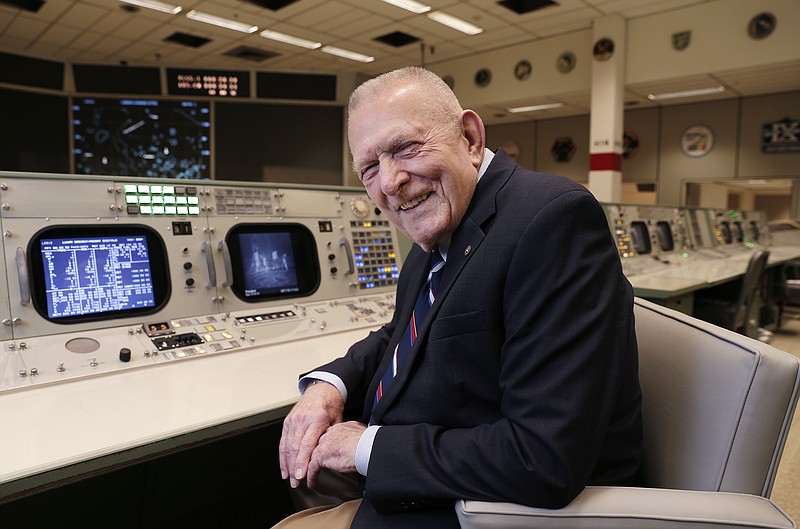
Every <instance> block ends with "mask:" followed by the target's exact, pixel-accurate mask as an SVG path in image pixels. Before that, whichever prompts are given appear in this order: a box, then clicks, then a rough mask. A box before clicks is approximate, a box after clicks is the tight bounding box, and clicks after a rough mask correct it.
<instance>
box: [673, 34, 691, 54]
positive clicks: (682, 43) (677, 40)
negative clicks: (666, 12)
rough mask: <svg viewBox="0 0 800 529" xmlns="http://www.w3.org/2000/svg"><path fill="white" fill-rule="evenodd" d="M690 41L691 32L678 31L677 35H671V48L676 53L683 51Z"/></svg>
mask: <svg viewBox="0 0 800 529" xmlns="http://www.w3.org/2000/svg"><path fill="white" fill-rule="evenodd" d="M691 41H692V32H691V31H679V32H678V33H673V34H672V47H673V48H675V49H676V50H677V51H683V50H685V49H686V48H688V47H689V43H690V42H691Z"/></svg>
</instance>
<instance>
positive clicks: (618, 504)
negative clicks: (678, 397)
mask: <svg viewBox="0 0 800 529" xmlns="http://www.w3.org/2000/svg"><path fill="white" fill-rule="evenodd" d="M456 513H457V514H458V519H459V521H460V523H461V527H462V529H485V528H492V529H497V528H503V529H517V528H526V529H530V528H543V529H545V528H546V529H642V528H657V529H687V528H692V529H695V528H705V527H707V528H709V529H748V528H753V529H796V528H797V525H796V524H795V523H794V520H792V519H791V517H789V516H788V515H787V514H786V513H785V512H783V510H781V508H780V507H778V506H777V505H775V504H774V503H773V502H772V501H771V500H769V499H767V498H762V497H761V496H755V495H750V494H737V493H731V492H699V491H687V490H670V489H646V488H634V487H587V488H586V489H585V490H584V491H583V492H581V494H579V495H578V497H577V498H575V500H573V501H572V503H570V504H569V505H567V506H566V507H564V508H563V509H537V508H533V507H525V506H523V505H516V504H513V503H494V502H482V501H468V500H461V501H458V502H456Z"/></svg>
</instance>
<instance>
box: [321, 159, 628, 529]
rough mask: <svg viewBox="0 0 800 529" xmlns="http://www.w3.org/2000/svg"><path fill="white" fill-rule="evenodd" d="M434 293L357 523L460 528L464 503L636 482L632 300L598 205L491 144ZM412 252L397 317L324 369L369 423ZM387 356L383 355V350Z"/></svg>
mask: <svg viewBox="0 0 800 529" xmlns="http://www.w3.org/2000/svg"><path fill="white" fill-rule="evenodd" d="M447 257H448V258H447V265H446V266H445V272H444V278H443V285H442V291H441V293H440V294H439V295H438V297H437V300H436V303H435V304H434V306H433V307H432V308H431V312H430V314H429V316H428V318H427V320H426V321H425V322H424V323H423V325H422V327H421V329H419V337H418V339H417V342H416V343H415V344H414V347H413V348H412V351H411V353H410V356H409V359H408V360H407V362H406V364H404V366H403V368H402V369H401V371H400V372H399V373H398V375H397V377H396V378H395V380H394V381H393V382H392V384H391V385H390V387H389V388H388V390H387V391H386V392H385V393H384V396H383V398H382V400H381V401H380V403H379V404H378V405H377V406H376V407H375V410H374V415H375V417H376V420H377V422H378V424H381V425H383V427H382V428H381V429H380V431H379V432H378V435H377V436H376V438H375V444H374V446H373V451H372V456H371V459H370V464H369V471H368V475H367V478H366V483H365V489H364V501H363V502H362V506H361V508H360V510H359V512H358V514H357V516H356V519H355V521H354V522H353V527H359V528H361V527H364V528H367V527H368V528H376V527H380V528H385V527H413V528H415V529H420V528H422V527H431V528H437V529H439V528H443V527H458V521H457V519H456V515H455V511H454V504H455V500H456V499H459V498H465V499H476V500H488V501H511V502H516V503H522V504H527V505H531V506H538V507H547V508H558V507H561V506H564V505H566V504H567V503H569V502H570V501H571V500H572V499H573V498H574V497H575V496H576V495H577V494H578V493H579V492H580V491H581V490H582V489H583V488H584V486H585V485H587V484H631V483H632V482H633V480H634V477H635V475H636V473H637V470H638V468H639V463H640V456H641V436H642V433H641V415H640V410H641V393H640V390H639V383H638V377H637V371H638V366H637V349H636V337H635V333H634V322H633V305H632V303H633V293H632V289H631V286H630V284H629V283H628V281H627V280H626V279H625V277H624V276H623V274H622V269H621V266H620V261H619V255H618V253H617V249H616V247H615V244H614V242H613V240H612V237H611V233H610V230H609V226H608V223H607V220H606V217H605V214H604V212H603V210H602V207H601V206H600V205H599V203H598V202H597V201H596V200H595V198H594V197H593V196H592V194H591V193H589V191H587V190H586V189H585V188H584V187H582V186H581V185H579V184H577V183H575V182H572V181H571V180H569V179H566V178H563V177H559V176H555V175H550V174H542V173H537V172H533V171H529V170H525V169H522V168H520V167H519V166H517V165H516V164H515V163H514V161H513V160H512V159H511V158H509V157H508V156H507V155H506V154H505V153H503V152H502V151H499V152H498V153H497V155H496V156H495V158H494V160H493V161H492V163H491V164H490V166H489V168H488V170H487V172H486V174H484V176H483V177H482V178H481V180H480V182H479V185H478V188H477V190H476V193H475V196H474V197H473V199H472V202H471V203H470V206H469V209H468V211H467V213H466V216H465V218H464V220H463V221H462V223H461V225H460V226H459V228H458V229H457V231H456V232H455V233H454V234H453V237H452V239H451V243H450V247H449V251H448V256H447ZM427 259H428V256H427V254H425V253H424V252H423V251H422V250H421V249H420V248H419V247H418V246H416V245H415V246H414V247H413V249H412V250H411V252H410V254H409V255H408V257H407V259H406V260H405V262H404V264H403V267H402V271H401V274H400V279H399V284H398V289H397V300H396V301H397V309H396V312H395V315H394V318H393V319H392V321H391V322H390V323H389V324H387V325H386V326H384V327H383V328H381V329H380V330H378V331H375V332H373V333H371V334H370V335H369V336H368V337H367V338H366V339H364V340H363V341H361V342H358V343H356V344H355V345H353V346H352V347H351V349H350V350H349V351H348V354H347V355H346V356H345V357H343V358H341V359H338V360H335V361H334V362H332V363H330V364H328V365H326V366H323V367H321V368H320V369H321V370H323V371H329V372H333V373H336V374H337V375H338V376H339V377H341V378H342V380H343V381H344V383H345V385H346V386H347V390H348V399H347V400H348V402H347V406H346V409H345V415H346V418H349V419H358V420H361V421H362V422H367V420H368V418H369V416H370V413H371V412H372V402H373V397H374V393H375V388H376V386H377V384H378V381H379V379H380V378H381V375H382V374H383V372H384V370H385V369H386V366H387V365H388V362H389V359H390V357H391V353H390V352H391V351H392V350H393V349H394V345H395V343H396V342H397V341H398V340H399V339H400V336H401V334H402V333H403V329H404V327H405V325H406V323H407V321H408V319H409V318H410V314H411V311H412V308H413V305H414V301H415V298H416V296H417V293H418V292H419V289H420V287H421V285H422V284H423V282H424V281H425V279H426V276H427V273H428V270H427ZM387 351H388V352H387Z"/></svg>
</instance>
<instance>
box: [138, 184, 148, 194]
mask: <svg viewBox="0 0 800 529" xmlns="http://www.w3.org/2000/svg"><path fill="white" fill-rule="evenodd" d="M136 190H137V191H138V192H139V193H149V192H150V186H146V185H139V187H137V188H136Z"/></svg>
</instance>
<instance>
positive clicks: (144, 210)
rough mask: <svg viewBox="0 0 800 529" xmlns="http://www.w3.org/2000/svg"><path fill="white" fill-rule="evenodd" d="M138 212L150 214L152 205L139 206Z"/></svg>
mask: <svg viewBox="0 0 800 529" xmlns="http://www.w3.org/2000/svg"><path fill="white" fill-rule="evenodd" d="M139 213H141V214H142V215H152V214H153V206H139Z"/></svg>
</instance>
